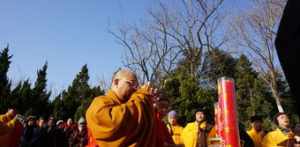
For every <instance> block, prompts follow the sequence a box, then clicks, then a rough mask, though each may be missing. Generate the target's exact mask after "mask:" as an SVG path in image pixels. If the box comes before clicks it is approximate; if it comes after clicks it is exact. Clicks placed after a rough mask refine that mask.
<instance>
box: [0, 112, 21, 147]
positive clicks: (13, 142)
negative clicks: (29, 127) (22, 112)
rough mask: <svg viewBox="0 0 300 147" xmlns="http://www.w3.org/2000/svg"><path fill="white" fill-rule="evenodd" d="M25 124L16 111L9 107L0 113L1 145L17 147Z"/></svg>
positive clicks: (2, 146) (3, 146)
mask: <svg viewBox="0 0 300 147" xmlns="http://www.w3.org/2000/svg"><path fill="white" fill-rule="evenodd" d="M22 130H23V126H22V124H21V122H20V121H19V119H17V117H16V111H15V110H14V109H9V110H8V111H7V112H6V113H5V114H3V115H0V146H1V147H16V146H18V145H19V143H20V138H21V134H22Z"/></svg>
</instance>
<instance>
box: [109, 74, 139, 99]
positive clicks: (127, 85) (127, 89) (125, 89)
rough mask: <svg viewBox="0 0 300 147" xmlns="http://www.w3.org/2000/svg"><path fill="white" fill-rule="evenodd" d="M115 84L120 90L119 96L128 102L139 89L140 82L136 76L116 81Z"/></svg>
mask: <svg viewBox="0 0 300 147" xmlns="http://www.w3.org/2000/svg"><path fill="white" fill-rule="evenodd" d="M115 84H116V87H117V89H118V95H119V96H120V97H122V98H124V99H125V100H128V99H129V97H130V96H131V94H132V93H133V92H134V91H136V89H137V87H138V82H137V80H136V78H135V77H134V76H124V77H123V78H119V79H115Z"/></svg>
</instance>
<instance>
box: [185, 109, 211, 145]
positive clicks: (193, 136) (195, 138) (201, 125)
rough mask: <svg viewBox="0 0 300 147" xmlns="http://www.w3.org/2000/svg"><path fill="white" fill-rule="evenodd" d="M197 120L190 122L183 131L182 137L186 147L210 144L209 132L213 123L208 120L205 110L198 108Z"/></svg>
mask: <svg viewBox="0 0 300 147" xmlns="http://www.w3.org/2000/svg"><path fill="white" fill-rule="evenodd" d="M195 119H196V120H195V121H194V122H191V123H188V124H187V125H186V126H185V127H184V129H183V131H182V139H183V143H184V146H185V147H199V146H201V147H202V146H203V147H206V146H207V145H208V144H207V142H208V134H209V132H210V130H211V129H212V125H210V124H208V123H207V122H206V116H205V111H204V109H203V108H197V109H196V112H195Z"/></svg>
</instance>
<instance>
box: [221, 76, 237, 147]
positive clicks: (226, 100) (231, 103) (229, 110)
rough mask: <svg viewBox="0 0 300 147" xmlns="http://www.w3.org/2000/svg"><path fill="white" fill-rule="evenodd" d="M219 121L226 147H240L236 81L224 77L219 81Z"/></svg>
mask: <svg viewBox="0 0 300 147" xmlns="http://www.w3.org/2000/svg"><path fill="white" fill-rule="evenodd" d="M218 94H219V102H218V103H219V113H220V114H218V115H219V116H218V117H219V119H218V121H217V123H219V124H218V129H220V130H218V133H219V136H220V137H221V139H222V142H223V144H224V146H225V147H240V137H239V129H238V119H237V110H236V99H235V89H234V81H233V80H232V79H229V78H225V77H222V78H221V79H219V80H218Z"/></svg>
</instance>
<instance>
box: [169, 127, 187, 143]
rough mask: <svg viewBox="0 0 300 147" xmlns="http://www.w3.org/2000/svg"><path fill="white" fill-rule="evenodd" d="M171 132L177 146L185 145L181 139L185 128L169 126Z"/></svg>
mask: <svg viewBox="0 0 300 147" xmlns="http://www.w3.org/2000/svg"><path fill="white" fill-rule="evenodd" d="M167 127H168V129H169V130H171V132H170V133H171V135H172V139H173V141H174V143H175V144H183V141H182V139H181V134H182V130H183V127H182V126H180V125H168V126H167Z"/></svg>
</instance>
